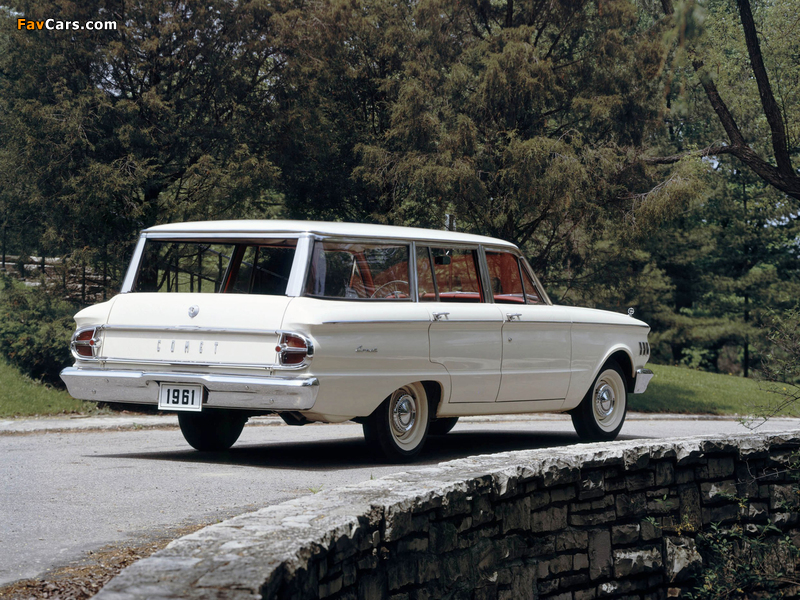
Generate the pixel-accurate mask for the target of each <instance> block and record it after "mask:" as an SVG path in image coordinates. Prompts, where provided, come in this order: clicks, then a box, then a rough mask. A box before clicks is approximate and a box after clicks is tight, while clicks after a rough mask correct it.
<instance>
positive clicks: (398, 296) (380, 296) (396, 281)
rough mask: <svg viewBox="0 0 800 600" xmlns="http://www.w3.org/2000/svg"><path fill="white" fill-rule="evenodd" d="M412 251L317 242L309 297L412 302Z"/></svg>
mask: <svg viewBox="0 0 800 600" xmlns="http://www.w3.org/2000/svg"><path fill="white" fill-rule="evenodd" d="M408 258H409V247H408V246H406V245H401V244H361V243H347V242H329V241H319V240H318V241H316V242H314V249H313V251H312V255H311V268H310V269H309V273H308V279H307V280H306V286H305V295H306V296H313V297H316V298H331V299H334V298H335V299H340V300H341V299H345V300H396V301H397V300H411V295H410V294H411V290H410V287H409V284H408Z"/></svg>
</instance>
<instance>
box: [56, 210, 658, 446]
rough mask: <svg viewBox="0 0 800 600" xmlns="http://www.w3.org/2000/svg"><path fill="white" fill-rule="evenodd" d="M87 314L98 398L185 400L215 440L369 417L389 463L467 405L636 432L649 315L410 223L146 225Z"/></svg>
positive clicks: (586, 432)
mask: <svg viewBox="0 0 800 600" xmlns="http://www.w3.org/2000/svg"><path fill="white" fill-rule="evenodd" d="M121 291H122V293H121V294H119V295H117V296H116V297H114V298H112V299H111V300H109V301H108V302H104V303H102V304H97V305H95V306H91V307H89V308H87V309H85V310H82V311H80V312H79V313H78V314H77V315H75V321H76V322H77V330H76V331H75V334H74V335H73V338H72V354H73V355H74V357H75V365H74V366H73V367H69V368H66V369H64V371H63V372H62V373H61V377H62V378H63V380H64V381H65V382H66V384H67V387H68V389H69V392H70V394H72V395H73V396H74V397H76V398H80V399H82V400H93V401H103V402H128V403H133V404H151V405H157V406H158V408H159V409H162V410H165V411H177V413H178V419H179V423H180V427H181V431H182V433H183V435H184V437H185V438H186V441H187V442H189V444H191V445H192V446H193V447H194V448H196V449H198V450H223V449H227V448H229V447H230V446H231V445H233V444H234V443H235V442H236V440H237V439H238V437H239V435H240V433H241V431H242V428H243V426H244V424H245V422H246V421H247V419H248V417H250V416H254V415H263V414H270V413H277V414H278V415H280V416H281V417H282V418H283V420H284V421H285V422H286V423H288V424H290V425H303V424H306V423H311V422H317V421H321V422H329V423H338V422H342V421H348V420H354V421H357V422H359V423H361V424H362V425H363V428H364V437H365V438H366V440H367V442H368V443H369V444H370V445H371V446H373V447H374V448H376V449H377V450H379V451H380V453H381V454H382V455H383V456H385V457H386V458H387V459H388V460H392V461H403V460H408V459H409V458H410V457H413V456H414V455H416V454H418V453H419V452H420V450H421V449H422V447H423V445H424V443H425V439H426V437H427V436H428V435H441V434H444V433H447V432H448V431H449V430H450V429H452V427H453V426H454V425H455V423H456V421H457V420H458V418H459V417H461V416H465V415H489V414H512V413H533V412H569V413H570V414H571V415H572V421H573V423H574V425H575V429H576V430H577V432H578V434H579V436H580V437H581V438H582V439H585V440H612V439H614V438H615V437H616V436H617V434H618V433H619V431H620V429H621V427H622V424H623V421H624V420H625V413H626V408H627V402H626V396H627V394H628V393H629V392H632V393H641V392H644V391H645V389H646V387H647V384H648V382H649V381H650V379H651V377H652V376H653V374H652V372H651V371H650V370H648V369H646V368H644V367H645V364H646V362H647V359H648V357H649V354H650V347H649V345H648V343H647V334H648V332H649V327H648V326H647V324H645V323H643V322H641V321H639V320H637V319H634V318H632V316H629V315H622V314H618V313H612V312H607V311H602V310H593V309H586V308H572V307H565V306H556V305H554V304H552V302H550V299H549V298H548V297H547V294H546V293H545V291H544V289H542V286H541V285H540V283H539V282H538V280H537V279H536V276H535V275H534V273H533V271H532V270H531V268H530V266H529V265H528V263H527V261H526V260H525V258H524V257H523V256H522V255H521V253H520V251H519V250H518V249H517V247H516V246H514V245H513V244H510V243H508V242H504V241H502V240H499V239H494V238H489V237H482V236H477V235H468V234H464V233H455V232H449V231H433V230H427V229H414V228H406V227H390V226H381V225H363V224H361V225H359V224H350V223H322V222H302V221H218V222H206V223H201V222H199V223H180V224H173V225H160V226H157V227H151V228H150V229H147V230H145V231H143V232H142V234H141V237H140V239H139V242H138V245H137V246H136V250H135V252H134V254H133V259H132V261H131V265H130V267H129V269H128V272H127V274H126V276H125V280H124V282H123V285H122V290H121Z"/></svg>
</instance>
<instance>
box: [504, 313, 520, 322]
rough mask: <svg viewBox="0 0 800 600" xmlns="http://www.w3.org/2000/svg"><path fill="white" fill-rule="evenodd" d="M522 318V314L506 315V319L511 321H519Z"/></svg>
mask: <svg viewBox="0 0 800 600" xmlns="http://www.w3.org/2000/svg"><path fill="white" fill-rule="evenodd" d="M521 316H522V313H506V317H507V318H508V320H509V321H519V318H520V317H521Z"/></svg>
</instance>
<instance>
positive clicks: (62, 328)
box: [0, 277, 76, 388]
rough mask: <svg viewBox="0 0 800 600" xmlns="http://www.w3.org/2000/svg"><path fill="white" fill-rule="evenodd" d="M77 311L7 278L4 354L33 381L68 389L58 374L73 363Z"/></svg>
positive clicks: (2, 306) (0, 335) (1, 303)
mask: <svg viewBox="0 0 800 600" xmlns="http://www.w3.org/2000/svg"><path fill="white" fill-rule="evenodd" d="M75 312H76V307H75V306H73V305H71V304H69V303H67V302H64V301H62V300H57V299H54V298H52V297H50V296H49V295H48V293H47V292H46V290H44V289H43V288H39V287H25V286H23V285H21V284H19V283H17V282H15V281H13V280H12V279H10V278H9V277H3V280H2V295H1V296H0V316H2V318H0V354H2V356H4V357H5V359H6V361H8V363H9V364H11V365H13V366H15V367H16V368H18V369H19V370H20V371H22V372H23V373H25V374H26V375H28V376H29V377H31V378H33V379H37V380H41V381H43V382H44V383H49V384H51V385H53V386H56V387H61V388H63V387H64V384H63V382H62V381H61V378H60V377H59V376H58V374H59V373H60V372H61V369H63V368H64V367H66V366H68V365H70V364H71V363H72V355H71V354H70V351H69V342H70V338H71V337H72V332H73V331H74V329H75V322H74V321H73V320H72V315H73V314H74V313H75Z"/></svg>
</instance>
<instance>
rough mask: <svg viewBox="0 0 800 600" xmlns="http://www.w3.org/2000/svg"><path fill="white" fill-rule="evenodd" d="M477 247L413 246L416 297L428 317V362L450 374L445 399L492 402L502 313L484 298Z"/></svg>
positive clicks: (497, 384)
mask: <svg viewBox="0 0 800 600" xmlns="http://www.w3.org/2000/svg"><path fill="white" fill-rule="evenodd" d="M478 265H479V263H478V249H477V247H430V248H429V247H419V246H418V247H417V273H418V286H419V292H418V293H419V298H418V299H419V301H420V302H421V303H423V302H424V303H426V306H427V308H428V313H429V314H430V318H431V326H430V329H429V338H430V360H431V361H432V362H435V363H439V364H442V365H444V367H445V368H446V369H447V372H448V373H449V374H450V381H451V396H450V398H449V401H450V402H455V403H461V402H494V401H495V400H496V399H497V391H498V389H499V387H500V368H501V360H502V352H503V343H502V338H501V333H502V328H503V314H502V312H501V311H500V309H499V308H498V307H497V306H495V305H493V304H489V303H486V302H485V292H484V290H483V286H482V282H481V278H480V270H479V268H478Z"/></svg>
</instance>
